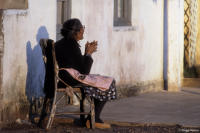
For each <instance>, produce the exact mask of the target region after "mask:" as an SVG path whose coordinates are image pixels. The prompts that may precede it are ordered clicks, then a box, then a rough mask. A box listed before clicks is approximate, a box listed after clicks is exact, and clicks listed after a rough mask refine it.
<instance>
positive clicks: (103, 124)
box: [95, 122, 111, 129]
mask: <svg viewBox="0 0 200 133" xmlns="http://www.w3.org/2000/svg"><path fill="white" fill-rule="evenodd" d="M95 127H96V128H100V129H107V128H111V126H110V124H108V123H97V122H95Z"/></svg>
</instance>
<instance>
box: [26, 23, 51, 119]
mask: <svg viewBox="0 0 200 133" xmlns="http://www.w3.org/2000/svg"><path fill="white" fill-rule="evenodd" d="M41 38H49V34H48V32H47V29H46V27H45V26H41V27H40V28H39V29H38V32H37V35H36V44H35V45H34V44H31V41H28V42H27V43H26V55H27V77H26V96H27V98H28V101H29V103H30V109H29V118H30V119H31V120H33V119H34V117H35V116H37V115H38V112H39V111H40V109H41V108H42V107H41V106H42V102H43V98H44V92H43V87H44V78H45V66H44V61H43V58H42V50H41V48H40V45H39V41H40V39H41Z"/></svg>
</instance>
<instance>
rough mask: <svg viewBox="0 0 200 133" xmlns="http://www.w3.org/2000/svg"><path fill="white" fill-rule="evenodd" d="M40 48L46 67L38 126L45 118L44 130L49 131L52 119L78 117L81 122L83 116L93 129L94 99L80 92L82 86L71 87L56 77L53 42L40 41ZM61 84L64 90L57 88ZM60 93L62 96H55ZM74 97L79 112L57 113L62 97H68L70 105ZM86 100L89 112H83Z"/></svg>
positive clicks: (57, 69)
mask: <svg viewBox="0 0 200 133" xmlns="http://www.w3.org/2000/svg"><path fill="white" fill-rule="evenodd" d="M40 46H41V49H42V53H43V59H44V63H45V67H46V76H45V85H44V89H46V90H45V91H46V92H45V93H46V96H45V98H44V104H43V109H42V112H41V116H40V120H39V124H41V122H42V121H44V119H45V118H47V124H46V126H45V128H46V129H50V128H51V126H52V123H53V120H54V117H56V116H60V115H71V114H72V115H80V119H81V121H82V122H83V121H84V119H85V115H89V116H90V127H91V128H92V129H94V128H95V109H94V99H93V98H91V97H86V96H85V95H84V93H83V91H82V86H78V87H72V86H70V85H68V84H67V83H65V82H64V81H63V80H62V79H60V78H59V77H58V72H59V70H60V69H59V68H58V65H57V62H56V56H55V49H54V41H53V40H50V39H41V40H40ZM59 81H60V82H62V83H63V84H65V85H66V88H58V82H59ZM58 93H61V95H62V96H59V97H58V96H57V95H58ZM73 96H76V97H77V99H78V100H79V102H80V111H78V112H59V113H58V112H57V110H56V109H57V105H58V103H59V102H60V101H61V100H63V99H64V97H70V101H71V103H72V97H73ZM85 99H87V100H88V103H89V105H90V109H89V112H86V111H85V107H84V100H85Z"/></svg>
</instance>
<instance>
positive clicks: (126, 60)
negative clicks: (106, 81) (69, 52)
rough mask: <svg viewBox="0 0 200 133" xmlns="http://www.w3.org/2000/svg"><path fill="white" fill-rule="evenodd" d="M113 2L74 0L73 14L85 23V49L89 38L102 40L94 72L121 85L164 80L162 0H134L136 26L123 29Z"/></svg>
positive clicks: (105, 0) (108, 0)
mask: <svg viewBox="0 0 200 133" xmlns="http://www.w3.org/2000/svg"><path fill="white" fill-rule="evenodd" d="M113 2H114V1H113V0H92V1H91V0H84V1H81V0H73V1H72V17H77V18H79V19H80V20H81V21H82V23H83V24H84V25H85V26H86V29H85V39H84V40H83V41H81V43H82V46H83V49H84V44H85V42H86V41H87V40H88V41H93V40H97V41H98V43H99V46H98V51H97V53H95V54H94V55H93V58H94V66H93V68H92V73H100V74H105V75H110V76H113V77H115V78H116V80H117V83H118V84H132V85H135V84H148V83H151V82H162V80H163V0H133V2H132V23H133V27H120V28H116V27H113V8H114V7H113V5H114V3H113ZM127 28H128V29H127ZM133 29H134V30H133ZM157 89H161V88H157Z"/></svg>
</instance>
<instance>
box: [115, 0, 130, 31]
mask: <svg viewBox="0 0 200 133" xmlns="http://www.w3.org/2000/svg"><path fill="white" fill-rule="evenodd" d="M119 3H121V5H119ZM120 6H121V10H120V9H119V7H120ZM131 14H132V0H114V22H113V25H114V26H115V27H117V26H132V21H131Z"/></svg>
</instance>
